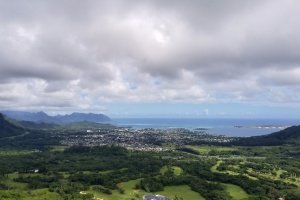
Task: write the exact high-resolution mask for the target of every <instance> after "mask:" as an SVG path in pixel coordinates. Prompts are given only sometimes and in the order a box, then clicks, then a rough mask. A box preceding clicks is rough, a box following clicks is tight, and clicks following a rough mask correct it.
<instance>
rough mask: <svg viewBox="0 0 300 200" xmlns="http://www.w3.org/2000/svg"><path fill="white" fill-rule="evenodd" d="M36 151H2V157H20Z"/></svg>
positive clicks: (0, 150)
mask: <svg viewBox="0 0 300 200" xmlns="http://www.w3.org/2000/svg"><path fill="white" fill-rule="evenodd" d="M34 152H35V151H34V150H17V149H0V156H19V155H27V154H31V153H34Z"/></svg>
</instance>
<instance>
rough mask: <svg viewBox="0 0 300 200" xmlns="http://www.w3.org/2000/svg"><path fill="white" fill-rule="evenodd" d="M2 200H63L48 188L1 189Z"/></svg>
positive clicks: (0, 197) (0, 196)
mask: <svg viewBox="0 0 300 200" xmlns="http://www.w3.org/2000/svg"><path fill="white" fill-rule="evenodd" d="M0 199H1V200H12V199H21V200H54V199H55V200H61V197H60V196H59V195H58V194H57V193H53V192H49V191H48V189H38V190H27V191H26V190H5V191H3V190H2V191H1V190H0Z"/></svg>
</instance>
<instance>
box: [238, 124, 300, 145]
mask: <svg viewBox="0 0 300 200" xmlns="http://www.w3.org/2000/svg"><path fill="white" fill-rule="evenodd" d="M291 143H293V144H296V143H300V126H291V127H289V128H286V129H284V130H281V131H278V132H275V133H271V134H268V135H262V136H254V137H248V138H240V139H239V140H237V141H235V142H234V144H235V145H246V146H259V145H282V144H291Z"/></svg>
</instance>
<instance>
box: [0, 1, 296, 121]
mask: <svg viewBox="0 0 300 200" xmlns="http://www.w3.org/2000/svg"><path fill="white" fill-rule="evenodd" d="M299 9H300V1H298V0H284V1H282V0H244V1H240V0H222V1H220V0H189V1H182V0H172V1H171V0H165V1H161V0H151V1H150V0H149V1H146V0H115V1H110V0H103V1H98V0H85V1H82V0H51V1H50V0H44V1H40V0H30V1H28V0H9V1H7V0H0V110H26V111H41V110H43V111H46V112H48V113H49V114H57V113H69V112H73V111H77V112H78V111H79V112H95V113H105V114H107V115H109V116H111V117H116V118H117V117H225V118H226V117H227V118H232V117H243V118H300V92H299V91H300V20H299V19H300V12H299Z"/></svg>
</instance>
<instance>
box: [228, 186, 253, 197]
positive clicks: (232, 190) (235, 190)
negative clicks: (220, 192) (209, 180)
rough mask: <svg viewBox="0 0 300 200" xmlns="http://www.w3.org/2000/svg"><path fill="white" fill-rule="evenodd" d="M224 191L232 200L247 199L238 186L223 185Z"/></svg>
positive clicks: (246, 195)
mask: <svg viewBox="0 0 300 200" xmlns="http://www.w3.org/2000/svg"><path fill="white" fill-rule="evenodd" d="M223 185H224V186H225V190H226V191H227V192H228V193H229V195H230V196H231V197H232V199H233V200H242V199H248V198H249V195H248V194H247V193H246V192H245V191H244V190H243V189H242V188H241V187H239V186H237V185H233V184H223Z"/></svg>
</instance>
